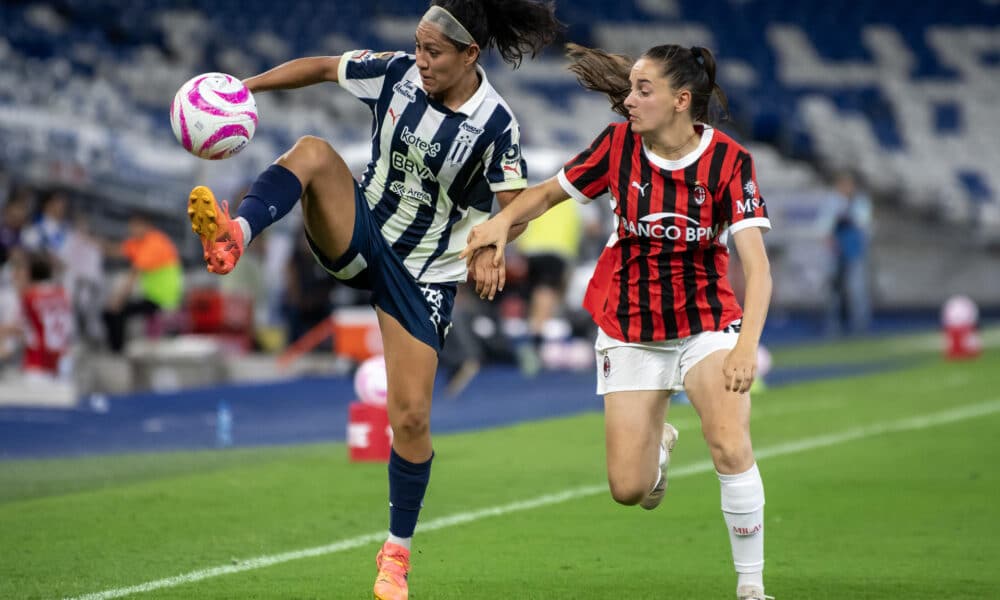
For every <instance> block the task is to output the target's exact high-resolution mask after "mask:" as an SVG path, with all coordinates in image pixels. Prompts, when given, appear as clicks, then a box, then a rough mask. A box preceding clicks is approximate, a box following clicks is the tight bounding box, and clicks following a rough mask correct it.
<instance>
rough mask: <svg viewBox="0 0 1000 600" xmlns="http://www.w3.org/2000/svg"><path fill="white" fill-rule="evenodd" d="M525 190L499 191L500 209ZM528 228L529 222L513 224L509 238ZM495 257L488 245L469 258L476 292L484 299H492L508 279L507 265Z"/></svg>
mask: <svg viewBox="0 0 1000 600" xmlns="http://www.w3.org/2000/svg"><path fill="white" fill-rule="evenodd" d="M523 191H524V189H523V188H522V189H519V190H504V191H502V192H497V194H496V196H497V202H498V203H499V204H500V210H503V209H504V208H506V207H507V206H508V205H510V203H511V202H513V201H514V198H517V197H518V196H519V195H520V194H521V192H523ZM527 228H528V224H527V223H519V224H516V225H513V226H512V227H511V228H510V232H509V233H508V238H509V239H511V240H513V239H516V238H517V236H519V235H521V234H522V233H523V232H524V230H525V229H527ZM493 258H494V257H493V253H492V247H490V246H487V247H484V248H479V249H477V250H475V251H474V252H473V253H472V255H471V258H470V259H469V272H470V273H472V280H473V281H475V282H476V294H478V295H479V297H480V298H482V299H483V300H492V299H493V297H494V296H496V293H497V292H498V291H501V290H503V285H504V283H505V282H506V281H507V277H506V275H507V269H506V265H503V264H499V265H498V264H494V262H493Z"/></svg>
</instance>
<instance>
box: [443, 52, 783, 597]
mask: <svg viewBox="0 0 1000 600" xmlns="http://www.w3.org/2000/svg"><path fill="white" fill-rule="evenodd" d="M570 56H571V57H572V58H573V59H574V63H573V65H572V66H571V67H570V68H571V70H573V71H574V72H575V73H576V74H577V76H578V78H579V79H580V81H581V83H582V84H583V85H584V86H585V87H587V88H589V89H591V90H596V91H601V92H604V93H606V94H607V95H608V96H609V98H610V99H611V103H612V106H613V107H614V110H615V111H616V112H618V113H619V114H620V115H622V116H623V117H625V118H626V119H627V121H625V122H618V123H612V124H611V125H608V127H607V128H606V129H605V130H604V131H603V132H601V133H600V135H598V137H597V139H595V140H594V142H593V143H592V144H591V145H590V147H589V148H588V149H586V150H584V151H583V152H581V153H580V154H578V155H577V156H576V157H575V158H573V159H572V160H570V161H569V162H568V163H566V165H565V167H564V168H563V169H562V170H561V171H560V172H559V173H558V175H557V176H556V177H553V178H551V179H549V180H547V181H545V182H543V183H541V184H538V185H536V186H534V187H531V188H529V189H527V190H526V191H525V192H524V193H522V194H521V195H520V196H518V197H517V198H516V199H514V201H512V202H511V203H510V204H509V205H508V206H506V207H505V208H504V209H503V210H502V211H501V212H500V213H498V214H497V215H496V216H495V217H493V218H492V219H490V220H489V221H487V222H486V223H483V224H481V225H478V226H476V227H474V228H473V229H472V232H471V233H470V234H469V238H468V246H467V247H466V249H465V251H464V252H463V254H462V255H463V256H468V257H471V256H473V255H474V254H473V253H474V252H475V251H476V250H477V249H479V248H483V247H487V246H491V245H492V246H495V255H494V264H495V265H500V264H502V262H503V252H504V246H505V245H506V242H507V239H508V232H509V230H510V228H511V227H513V226H515V225H518V224H522V223H525V222H527V221H529V220H531V219H534V218H536V217H538V216H540V215H541V214H543V213H544V212H545V211H546V210H548V209H549V208H551V207H552V206H554V205H556V204H558V203H559V202H562V201H563V200H565V199H566V197H567V196H571V197H573V198H574V199H576V200H577V201H579V202H584V203H586V202H590V201H592V200H594V199H596V198H597V197H599V196H603V195H604V194H606V193H610V196H611V207H612V209H613V211H614V231H613V233H612V235H611V238H610V239H609V240H608V242H607V245H606V247H605V249H604V251H603V253H602V255H601V257H600V259H599V260H598V263H597V266H596V268H595V271H594V274H593V277H592V278H591V280H590V285H589V288H588V290H587V294H586V297H585V299H584V306H585V308H586V309H587V310H588V311H589V312H590V314H591V316H592V317H593V319H594V322H595V323H596V324H597V325H598V327H599V330H598V337H597V343H596V347H595V349H596V353H597V366H598V383H597V391H598V393H599V394H602V395H604V403H605V424H606V435H607V440H606V444H607V463H608V481H609V484H610V488H611V495H612V496H613V497H614V499H615V500H616V501H617V502H619V503H621V504H626V505H634V504H640V505H641V506H642V507H643V508H646V509H652V508H655V507H656V506H657V505H659V503H660V502H661V500H662V498H663V494H664V492H665V491H666V487H667V473H666V468H667V465H668V463H669V457H670V451H671V449H672V448H673V445H674V443H675V442H676V440H677V430H676V429H674V427H673V426H671V425H670V424H668V423H664V418H665V416H666V411H667V407H668V405H669V401H670V396H671V394H672V393H673V392H675V391H681V390H684V391H686V392H687V395H688V397H689V398H690V400H691V403H692V404H693V405H694V408H695V410H696V411H697V413H698V415H699V416H700V417H701V425H702V433H703V435H704V437H705V441H706V442H707V443H708V446H709V449H710V450H711V454H712V460H713V462H714V463H715V468H716V471H717V473H718V478H719V483H720V487H721V495H722V511H723V516H724V518H725V522H726V526H727V529H728V531H729V536H730V543H731V546H732V551H733V562H734V564H735V568H736V571H737V575H738V581H737V592H736V594H737V596H738V597H739V598H741V599H742V600H750V599H756V600H762V599H763V598H765V596H764V583H763V569H764V486H763V483H762V481H761V477H760V472H759V471H758V469H757V464H756V462H755V460H754V456H753V449H752V447H751V443H750V396H749V393H748V392H749V390H750V385H751V384H752V383H753V380H754V376H755V372H756V368H757V367H756V361H757V346H758V343H759V340H760V335H761V331H762V329H763V326H764V319H765V316H766V314H767V308H768V304H769V302H770V295H771V276H770V267H769V264H768V259H767V254H766V252H765V250H764V241H763V236H762V235H761V234H762V232H763V231H764V230H767V229H769V228H770V221H769V219H768V216H767V209H766V207H765V204H764V200H763V198H761V196H760V190H759V187H758V185H757V178H756V173H755V172H754V166H753V159H752V158H751V156H750V153H749V152H747V151H746V149H745V148H743V147H742V146H741V145H740V144H738V143H737V142H736V141H735V140H733V139H732V138H731V137H729V136H728V135H726V134H725V133H723V132H721V131H719V130H717V129H715V128H713V127H712V126H711V125H710V124H709V117H710V114H709V104H710V101H711V100H712V99H713V98H718V100H719V101H720V104H721V105H722V106H723V108H724V107H725V104H726V101H725V95H724V94H723V93H722V90H721V89H720V88H719V86H718V85H716V83H715V59H714V57H713V56H712V53H711V52H709V51H708V50H707V49H705V48H700V47H693V48H684V47H681V46H676V45H662V46H656V47H654V48H650V49H649V50H647V51H646V53H645V54H643V56H642V57H641V58H640V59H639V60H638V61H635V62H634V63H633V61H632V60H631V59H629V58H627V57H623V56H620V55H611V54H607V53H605V52H603V51H600V50H592V49H589V48H583V47H581V46H575V45H571V46H570ZM730 236H731V237H732V238H733V242H734V244H735V246H736V249H737V250H738V251H739V253H740V258H741V259H742V260H741V262H742V264H743V269H744V272H745V276H746V297H745V300H744V304H745V309H744V308H741V307H740V305H739V303H738V302H737V300H736V296H735V294H734V293H733V290H732V288H731V287H730V285H729V282H728V280H727V277H726V274H727V269H728V264H729V250H728V248H727V239H728V238H729V237H730ZM500 273H503V269H501V270H500ZM501 285H502V282H501ZM657 463H659V465H658V464H657Z"/></svg>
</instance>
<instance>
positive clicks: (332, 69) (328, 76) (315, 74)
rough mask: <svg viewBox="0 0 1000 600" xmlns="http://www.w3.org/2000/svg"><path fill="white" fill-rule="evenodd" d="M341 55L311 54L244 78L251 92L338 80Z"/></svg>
mask: <svg viewBox="0 0 1000 600" xmlns="http://www.w3.org/2000/svg"><path fill="white" fill-rule="evenodd" d="M340 58H341V57H340V56H310V57H307V58H296V59H295V60H290V61H288V62H286V63H283V64H280V65H278V66H277V67H274V68H273V69H271V70H269V71H265V72H263V73H261V74H260V75H254V76H253V77H250V78H247V79H244V80H243V83H244V85H246V86H247V87H248V88H249V89H250V91H251V92H265V91H268V90H291V89H295V88H300V87H306V86H309V85H314V84H317V83H323V82H324V81H334V82H336V81H337V71H338V69H339V68H340Z"/></svg>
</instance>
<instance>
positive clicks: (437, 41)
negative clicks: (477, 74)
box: [416, 22, 469, 97]
mask: <svg viewBox="0 0 1000 600" xmlns="http://www.w3.org/2000/svg"><path fill="white" fill-rule="evenodd" d="M416 57H417V68H418V69H420V81H421V83H422V84H423V86H424V91H425V92H427V95H428V96H432V97H439V96H441V95H442V94H443V93H444V92H446V91H447V90H449V89H451V88H452V87H453V86H454V85H455V84H456V83H457V82H458V80H459V79H461V77H462V75H464V74H465V72H466V71H467V70H468V68H469V66H468V65H467V64H466V63H467V60H466V53H464V52H460V51H459V50H458V48H456V47H455V45H454V44H452V43H451V41H449V40H448V38H446V37H445V35H444V34H443V33H441V30H440V29H438V28H437V27H435V26H434V25H429V24H427V23H424V22H421V23H420V24H419V25H417V33H416Z"/></svg>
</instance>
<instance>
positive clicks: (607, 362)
mask: <svg viewBox="0 0 1000 600" xmlns="http://www.w3.org/2000/svg"><path fill="white" fill-rule="evenodd" d="M608 377H611V357H610V356H608V355H607V354H605V355H604V378H605V379H607V378H608Z"/></svg>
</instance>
